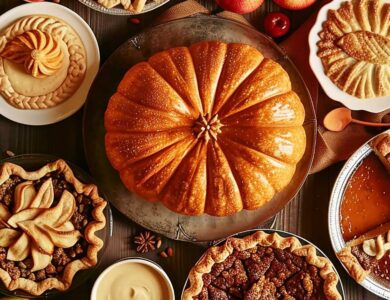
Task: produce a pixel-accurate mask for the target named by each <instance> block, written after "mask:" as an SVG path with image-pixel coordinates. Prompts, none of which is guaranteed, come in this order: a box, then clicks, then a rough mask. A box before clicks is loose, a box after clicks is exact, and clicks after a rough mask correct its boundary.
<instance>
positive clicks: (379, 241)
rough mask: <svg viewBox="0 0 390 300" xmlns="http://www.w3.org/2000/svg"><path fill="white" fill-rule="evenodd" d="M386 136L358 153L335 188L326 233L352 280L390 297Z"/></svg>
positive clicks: (389, 140)
mask: <svg viewBox="0 0 390 300" xmlns="http://www.w3.org/2000/svg"><path fill="white" fill-rule="evenodd" d="M389 147H390V132H389V131H386V132H384V133H382V134H380V135H378V136H376V137H374V138H373V139H372V140H371V141H369V142H367V143H366V144H364V145H363V146H362V147H361V148H359V149H358V150H357V151H356V152H355V154H353V155H352V156H351V158H350V159H349V160H348V161H347V163H346V164H345V166H344V168H343V169H342V171H341V172H340V175H339V177H338V179H337V180H336V183H335V186H334V188H333V192H332V196H331V201H330V208H329V230H330V235H331V241H332V245H333V248H334V250H335V252H336V255H337V257H338V258H339V260H340V261H341V263H342V264H343V266H344V267H345V268H346V270H347V271H348V273H349V274H350V275H351V277H352V278H353V279H355V280H356V282H358V283H359V284H361V285H362V286H363V287H365V288H366V289H368V290H369V291H371V292H373V293H375V294H377V295H378V296H381V297H383V298H386V299H388V298H389V297H390V204H389V201H388V199H389V195H390V175H389V168H388V167H389V161H388V159H389Z"/></svg>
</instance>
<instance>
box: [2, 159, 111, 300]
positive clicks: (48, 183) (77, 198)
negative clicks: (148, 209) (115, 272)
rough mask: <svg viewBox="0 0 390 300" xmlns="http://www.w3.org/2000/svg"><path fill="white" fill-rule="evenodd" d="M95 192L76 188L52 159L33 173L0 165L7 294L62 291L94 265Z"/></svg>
mask: <svg viewBox="0 0 390 300" xmlns="http://www.w3.org/2000/svg"><path fill="white" fill-rule="evenodd" d="M106 204H107V202H106V201H105V200H103V199H102V198H101V197H100V196H99V194H98V192H97V187H96V186H95V185H92V184H83V183H81V182H80V181H79V180H78V179H77V178H76V177H75V176H74V174H73V172H72V170H71V169H70V168H69V166H68V165H67V164H66V163H65V162H64V161H63V160H58V161H55V162H53V163H50V164H47V165H45V166H44V167H42V168H41V169H39V170H37V171H34V172H27V171H25V170H24V169H23V168H22V167H20V166H18V165H15V164H11V163H5V164H4V165H3V166H2V168H1V170H0V279H1V280H2V281H3V283H4V285H5V286H6V288H7V289H9V290H11V291H13V290H16V289H21V290H24V291H26V292H28V293H30V294H33V295H40V294H42V293H43V292H45V291H46V290H48V289H57V290H60V291H64V290H66V289H68V288H69V287H70V285H71V283H72V280H73V277H74V275H75V274H76V273H77V272H78V271H79V270H83V269H88V268H91V267H92V266H94V265H96V263H97V253H98V251H99V250H100V249H101V248H102V246H103V241H102V240H101V239H100V238H98V237H97V236H96V235H95V233H96V231H98V230H100V229H102V228H103V227H104V226H105V223H106V220H105V216H104V214H103V210H104V208H105V206H106Z"/></svg>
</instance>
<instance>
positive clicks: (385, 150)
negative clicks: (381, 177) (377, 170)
mask: <svg viewBox="0 0 390 300" xmlns="http://www.w3.org/2000/svg"><path fill="white" fill-rule="evenodd" d="M371 146H372V149H373V150H374V152H375V154H376V155H377V156H378V158H379V159H380V160H381V162H382V164H383V165H384V166H385V167H386V169H387V171H389V172H390V134H388V133H384V134H381V135H380V136H378V137H377V138H375V139H374V140H373V141H372V143H371Z"/></svg>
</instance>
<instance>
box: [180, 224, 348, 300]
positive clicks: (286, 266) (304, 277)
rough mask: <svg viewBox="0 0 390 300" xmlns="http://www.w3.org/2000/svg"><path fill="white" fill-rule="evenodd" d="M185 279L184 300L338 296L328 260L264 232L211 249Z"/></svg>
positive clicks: (294, 241) (289, 239)
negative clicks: (187, 279) (187, 282)
mask: <svg viewBox="0 0 390 300" xmlns="http://www.w3.org/2000/svg"><path fill="white" fill-rule="evenodd" d="M189 282H190V286H189V287H188V288H187V289H186V290H185V292H184V294H183V299H184V300H190V299H194V300H205V299H209V300H213V299H218V300H224V299H226V300H228V299H245V300H251V299H253V300H258V299H262V300H267V299H269V300H271V299H289V300H293V299H316V300H317V299H341V295H340V294H339V292H338V290H337V283H338V276H337V274H336V273H335V272H334V271H333V267H332V263H331V262H330V261H329V260H328V259H327V258H324V257H320V256H317V254H316V249H315V248H314V246H311V245H305V246H302V245H301V243H300V242H299V241H298V239H296V238H295V237H287V238H283V237H281V236H279V235H278V234H277V233H273V234H267V233H265V232H263V231H258V232H256V233H254V234H252V235H250V236H247V237H244V238H242V239H238V238H229V239H228V240H227V241H226V243H225V244H224V245H222V246H215V247H212V248H210V249H209V250H208V251H207V252H206V253H205V255H204V256H203V257H202V258H201V260H200V261H199V262H198V263H197V264H196V265H195V266H194V267H193V269H192V270H191V272H190V275H189Z"/></svg>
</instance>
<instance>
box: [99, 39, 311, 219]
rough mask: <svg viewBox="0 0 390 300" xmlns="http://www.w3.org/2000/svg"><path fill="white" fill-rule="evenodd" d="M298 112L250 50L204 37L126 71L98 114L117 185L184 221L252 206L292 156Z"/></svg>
mask: <svg viewBox="0 0 390 300" xmlns="http://www.w3.org/2000/svg"><path fill="white" fill-rule="evenodd" d="M304 117H305V110H304V107H303V105H302V103H301V101H300V99H299V97H298V96H297V95H296V94H295V93H294V92H293V91H292V90H291V82H290V79H289V77H288V74H287V73H286V71H285V70H283V68H282V67H281V66H280V65H279V64H278V63H276V62H274V61H273V60H270V59H267V58H264V57H263V55H262V54H261V53H260V52H259V51H258V50H256V49H255V48H253V47H250V46H248V45H243V44H234V43H231V44H226V43H222V42H215V41H210V42H208V41H204V42H199V43H197V44H194V45H191V46H190V47H188V48H187V47H179V48H173V49H169V50H166V51H163V52H160V53H157V54H155V55H154V56H152V57H151V58H150V59H149V60H148V62H141V63H139V64H137V65H135V66H133V67H132V68H131V69H130V70H129V71H128V72H127V73H126V75H125V76H124V78H123V80H122V81H121V83H120V84H119V86H118V90H117V92H116V93H115V94H114V95H113V96H112V97H111V99H110V102H109V104H108V107H107V110H106V113H105V128H106V131H107V133H106V140H105V144H106V152H107V157H108V159H109V160H110V162H111V164H112V166H113V167H114V168H115V169H116V170H118V171H119V173H120V177H121V179H122V181H123V183H124V184H125V186H126V187H127V188H128V189H129V190H130V191H133V192H136V193H137V194H139V195H140V196H141V197H143V198H144V199H146V200H150V201H157V200H159V201H161V202H162V203H163V204H164V205H165V206H166V207H168V208H169V209H171V210H173V211H175V212H178V213H182V214H187V215H201V214H203V213H207V214H210V215H215V216H225V215H231V214H234V213H236V212H238V211H240V210H242V209H256V208H258V207H260V206H262V205H264V204H265V203H266V202H267V201H269V200H270V199H272V197H273V196H274V195H275V193H277V192H278V191H280V190H281V189H283V188H284V187H285V186H286V185H287V184H288V183H289V182H290V180H291V178H292V176H293V175H294V172H295V168H296V164H297V163H298V162H299V160H300V159H301V157H302V155H303V153H304V151H305V147H306V136H305V131H304V129H303V127H302V124H303V121H304Z"/></svg>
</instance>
